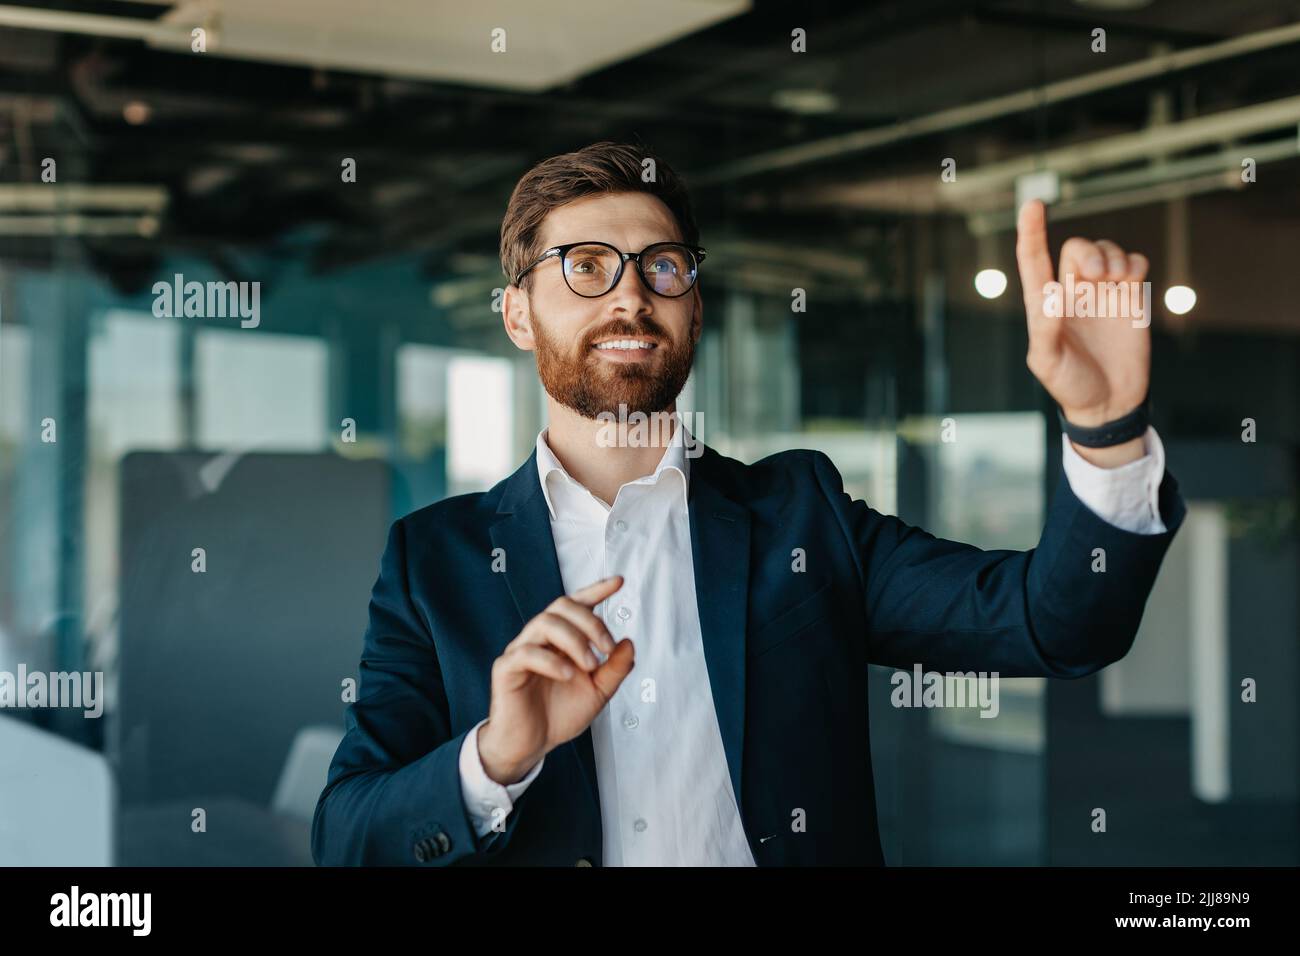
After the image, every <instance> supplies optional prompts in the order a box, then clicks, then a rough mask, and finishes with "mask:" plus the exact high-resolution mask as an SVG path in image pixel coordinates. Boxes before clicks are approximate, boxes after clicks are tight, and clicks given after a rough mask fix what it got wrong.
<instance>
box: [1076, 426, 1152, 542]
mask: <svg viewBox="0 0 1300 956" xmlns="http://www.w3.org/2000/svg"><path fill="white" fill-rule="evenodd" d="M1061 443H1062V453H1061V466H1062V467H1063V468H1064V469H1065V477H1066V480H1068V481H1069V482H1070V490H1071V491H1073V492H1074V494H1075V497H1077V498H1078V499H1079V500H1080V501H1082V502H1083V503H1084V504H1085V505H1087V506H1088V509H1089V510H1090V511H1092V513H1093V514H1095V515H1096V516H1097V517H1099V518H1101V519H1102V520H1103V521H1105V522H1107V523H1108V524H1112V525H1114V526H1115V527H1117V528H1121V529H1123V530H1124V531H1131V532H1133V533H1134V534H1163V533H1164V532H1165V531H1167V530H1168V529H1167V528H1166V527H1165V523H1164V522H1163V521H1162V520H1160V482H1161V481H1162V480H1163V479H1164V475H1165V448H1164V445H1163V444H1161V442H1160V436H1159V435H1157V434H1156V430H1155V429H1154V428H1152V427H1151V426H1149V425H1148V426H1147V430H1146V433H1145V434H1144V435H1143V436H1142V443H1143V446H1144V448H1145V449H1146V454H1145V455H1143V457H1141V458H1139V459H1138V460H1137V461H1130V462H1128V463H1127V464H1124V465H1120V466H1119V467H1118V468H1102V467H1100V466H1098V465H1094V464H1093V463H1092V462H1090V461H1087V460H1086V459H1084V457H1083V456H1082V455H1080V454H1079V453H1078V452H1077V451H1075V450H1074V446H1073V445H1071V444H1070V439H1069V437H1068V436H1067V435H1064V434H1062V435H1061Z"/></svg>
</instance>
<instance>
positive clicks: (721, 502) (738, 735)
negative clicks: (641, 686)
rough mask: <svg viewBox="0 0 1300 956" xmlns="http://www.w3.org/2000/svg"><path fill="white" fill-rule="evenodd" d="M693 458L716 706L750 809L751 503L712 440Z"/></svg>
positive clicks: (736, 785) (698, 569) (703, 613)
mask: <svg viewBox="0 0 1300 956" xmlns="http://www.w3.org/2000/svg"><path fill="white" fill-rule="evenodd" d="M703 447H704V453H703V455H702V456H701V457H700V458H698V459H695V460H693V461H692V462H691V463H690V482H689V485H690V488H689V498H688V501H689V504H688V507H689V511H690V521H691V552H692V558H693V563H694V565H695V600H696V604H697V606H698V608H699V613H700V632H701V634H702V636H703V639H704V659H705V662H706V663H707V665H708V670H709V684H710V687H711V689H712V692H713V706H714V709H715V711H716V712H717V715H718V727H719V729H720V730H721V731H722V744H723V749H724V750H725V751H726V754H727V767H728V769H729V770H730V773H731V786H732V790H733V791H734V793H735V796H736V806H737V808H739V810H740V811H741V814H742V817H743V814H744V805H743V803H742V802H741V801H742V796H741V793H742V790H741V781H742V779H743V775H742V772H741V771H742V769H743V768H742V765H741V762H742V756H743V754H744V751H745V627H746V613H747V607H748V604H749V521H750V519H749V509H748V508H746V507H745V506H744V505H742V504H740V503H739V502H738V501H736V500H735V499H734V498H733V497H731V494H732V493H731V492H730V491H729V490H728V489H726V488H725V487H724V484H723V481H722V477H723V476H722V474H721V458H720V456H719V455H718V453H717V452H715V451H714V450H713V449H712V448H709V447H708V446H703Z"/></svg>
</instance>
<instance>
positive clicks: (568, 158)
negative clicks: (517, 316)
mask: <svg viewBox="0 0 1300 956" xmlns="http://www.w3.org/2000/svg"><path fill="white" fill-rule="evenodd" d="M647 159H653V160H654V166H653V169H654V179H653V181H651V182H646V181H645V180H643V179H642V178H641V177H642V173H643V171H644V169H645V167H644V166H643V165H642V164H643V163H644V161H645V160H647ZM629 192H641V193H649V194H650V195H652V196H657V197H658V198H659V199H660V200H662V201H663V204H664V205H665V206H667V207H668V211H669V212H671V213H672V214H673V216H674V218H676V220H677V226H678V228H680V229H681V231H682V241H683V242H685V243H686V244H687V245H690V246H694V245H697V244H698V243H699V236H700V232H699V229H698V227H697V226H696V225H695V217H694V216H693V215H692V214H691V203H690V199H689V197H688V196H687V194H686V187H685V185H684V184H683V183H682V181H681V179H680V178H679V177H678V175H677V174H676V173H675V172H673V169H672V167H671V166H669V165H668V164H667V163H666V162H664V161H663V160H662V159H660V158H659V157H658V156H656V155H655V154H654V153H653V152H651V151H650V150H648V149H646V148H645V147H643V146H632V145H629V144H627V143H612V142H609V141H603V142H599V143H592V144H591V145H590V146H584V147H583V148H582V149H579V150H577V151H575V152H572V153H564V154H563V155H560V156H552V157H551V158H550V159H545V160H543V161H542V162H540V163H538V164H537V165H536V166H534V167H533V168H532V169H530V170H528V172H526V173H524V176H523V178H522V179H520V180H519V182H518V183H516V184H515V189H514V192H512V193H511V194H510V202H509V204H507V206H506V215H505V218H504V219H503V220H502V221H501V269H502V271H503V272H505V274H506V279H507V280H508V281H510V282H514V281H515V276H517V275H519V273H520V272H522V271H523V270H524V269H526V268H528V266H529V265H531V264H532V262H533V261H534V260H535V259H536V258H537V257H538V256H540V255H541V254H542V252H543V251H544V250H543V248H542V244H541V227H542V220H543V219H545V218H546V214H547V213H549V212H550V211H551V210H552V209H555V208H556V207H557V206H563V205H564V204H565V203H569V202H572V201H573V200H575V199H581V198H582V197H584V196H594V195H599V194H601V193H629ZM579 238H582V237H579ZM627 251H631V252H635V251H637V250H627ZM532 277H533V274H532V273H531V272H530V273H529V274H528V275H526V276H524V281H523V283H522V285H523V287H524V288H525V289H527V288H528V285H529V281H530V280H531V279H532Z"/></svg>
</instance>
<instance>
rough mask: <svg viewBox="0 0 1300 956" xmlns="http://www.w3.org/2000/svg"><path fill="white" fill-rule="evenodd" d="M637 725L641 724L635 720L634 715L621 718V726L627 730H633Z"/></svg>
mask: <svg viewBox="0 0 1300 956" xmlns="http://www.w3.org/2000/svg"><path fill="white" fill-rule="evenodd" d="M639 723H641V721H639V720H637V718H636V714H628V715H627V716H626V717H624V718H623V726H624V727H626V728H627V729H628V730H635V729H636V725H637V724H639Z"/></svg>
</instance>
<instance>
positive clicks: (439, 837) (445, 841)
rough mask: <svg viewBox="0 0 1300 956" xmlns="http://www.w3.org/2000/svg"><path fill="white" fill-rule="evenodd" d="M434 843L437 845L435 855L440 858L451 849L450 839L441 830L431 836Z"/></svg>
mask: <svg viewBox="0 0 1300 956" xmlns="http://www.w3.org/2000/svg"><path fill="white" fill-rule="evenodd" d="M433 839H434V843H435V844H437V850H436V855H437V856H442V855H443V854H444V853H446V852H447V851H448V850H450V849H451V837H449V836H447V834H446V833H444V832H443V831H442V830H439V831H438V832H437V833H435V834H434V836H433Z"/></svg>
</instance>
